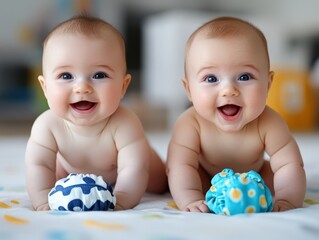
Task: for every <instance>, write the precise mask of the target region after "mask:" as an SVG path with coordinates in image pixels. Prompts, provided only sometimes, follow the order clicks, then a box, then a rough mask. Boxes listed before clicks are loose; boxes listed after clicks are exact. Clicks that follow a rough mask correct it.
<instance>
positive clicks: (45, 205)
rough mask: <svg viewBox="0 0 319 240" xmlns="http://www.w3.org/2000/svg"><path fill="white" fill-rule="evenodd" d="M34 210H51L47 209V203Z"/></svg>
mask: <svg viewBox="0 0 319 240" xmlns="http://www.w3.org/2000/svg"><path fill="white" fill-rule="evenodd" d="M35 210H36V211H49V210H51V208H50V207H49V204H48V203H45V204H42V205H40V206H38V207H37V208H36V209H35Z"/></svg>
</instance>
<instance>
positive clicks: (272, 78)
mask: <svg viewBox="0 0 319 240" xmlns="http://www.w3.org/2000/svg"><path fill="white" fill-rule="evenodd" d="M274 76H275V72H274V71H270V72H269V75H268V91H269V89H270V87H271V84H272V81H273V80H274Z"/></svg>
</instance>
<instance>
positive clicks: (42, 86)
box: [38, 75, 47, 96]
mask: <svg viewBox="0 0 319 240" xmlns="http://www.w3.org/2000/svg"><path fill="white" fill-rule="evenodd" d="M38 81H39V83H40V85H41V88H42V91H43V93H44V95H45V96H46V93H47V86H46V84H45V79H44V77H43V76H42V75H39V76H38Z"/></svg>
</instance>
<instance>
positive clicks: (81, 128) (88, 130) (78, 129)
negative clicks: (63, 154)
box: [64, 120, 108, 137]
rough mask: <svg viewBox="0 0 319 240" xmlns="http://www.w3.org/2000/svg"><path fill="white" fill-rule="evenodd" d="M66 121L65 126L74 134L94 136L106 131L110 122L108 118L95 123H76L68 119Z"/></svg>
mask: <svg viewBox="0 0 319 240" xmlns="http://www.w3.org/2000/svg"><path fill="white" fill-rule="evenodd" d="M64 123H65V127H66V128H67V129H68V130H69V131H70V132H72V133H73V134H76V135H79V136H82V137H94V136H98V135H100V134H101V133H102V132H103V131H104V129H105V127H106V125H107V123H108V120H106V121H101V122H99V123H96V124H94V125H76V124H74V123H72V122H69V121H66V120H65V121H64Z"/></svg>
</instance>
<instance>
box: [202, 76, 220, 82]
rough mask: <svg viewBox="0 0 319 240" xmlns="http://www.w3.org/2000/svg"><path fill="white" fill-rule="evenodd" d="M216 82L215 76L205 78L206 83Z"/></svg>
mask: <svg viewBox="0 0 319 240" xmlns="http://www.w3.org/2000/svg"><path fill="white" fill-rule="evenodd" d="M217 81H218V79H217V77H215V76H207V77H206V78H205V82H208V83H214V82H217Z"/></svg>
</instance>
